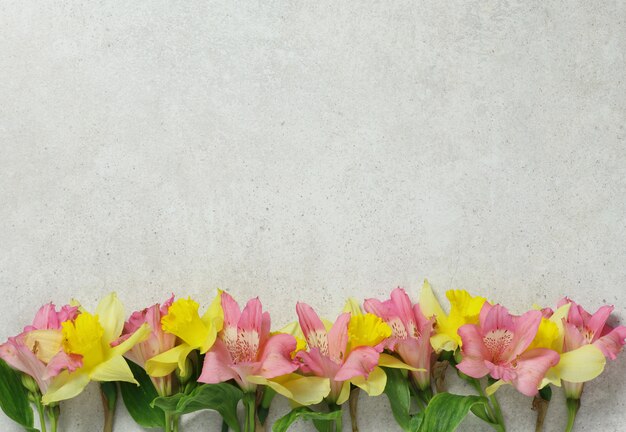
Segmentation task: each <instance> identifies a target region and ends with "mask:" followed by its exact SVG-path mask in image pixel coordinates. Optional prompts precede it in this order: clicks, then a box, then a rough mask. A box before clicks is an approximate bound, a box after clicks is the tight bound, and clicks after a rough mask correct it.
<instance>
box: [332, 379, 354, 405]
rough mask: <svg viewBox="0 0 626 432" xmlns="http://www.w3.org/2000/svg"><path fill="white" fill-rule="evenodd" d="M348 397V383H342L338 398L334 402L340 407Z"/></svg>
mask: <svg viewBox="0 0 626 432" xmlns="http://www.w3.org/2000/svg"><path fill="white" fill-rule="evenodd" d="M349 397H350V381H344V382H343V385H342V386H341V391H340V392H339V397H338V398H337V400H336V401H335V403H336V404H337V405H342V404H343V403H344V402H345V401H347V400H348V398H349Z"/></svg>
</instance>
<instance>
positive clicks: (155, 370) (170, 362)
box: [146, 343, 194, 377]
mask: <svg viewBox="0 0 626 432" xmlns="http://www.w3.org/2000/svg"><path fill="white" fill-rule="evenodd" d="M193 350H194V348H193V347H192V346H191V345H189V344H186V343H182V344H180V345H178V346H175V347H174V348H172V349H171V350H168V351H165V352H164V353H161V354H159V355H157V356H154V357H152V358H151V359H148V361H146V372H147V373H148V375H150V376H151V377H163V376H166V375H169V374H171V373H172V372H174V371H175V370H176V367H178V368H179V369H180V371H181V374H183V375H186V374H187V370H186V363H187V362H186V360H187V356H188V355H189V353H190V352H191V351H193Z"/></svg>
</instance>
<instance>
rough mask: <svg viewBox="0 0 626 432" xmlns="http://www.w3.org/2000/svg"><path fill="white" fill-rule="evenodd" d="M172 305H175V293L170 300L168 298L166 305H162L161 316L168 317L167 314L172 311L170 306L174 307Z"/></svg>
mask: <svg viewBox="0 0 626 432" xmlns="http://www.w3.org/2000/svg"><path fill="white" fill-rule="evenodd" d="M172 303H174V293H172V296H171V297H170V298H168V299H167V300H166V301H165V303H162V304H161V308H160V309H159V312H161V316H165V315H167V312H168V311H169V309H170V306H171V305H172Z"/></svg>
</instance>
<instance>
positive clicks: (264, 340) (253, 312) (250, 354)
mask: <svg viewBox="0 0 626 432" xmlns="http://www.w3.org/2000/svg"><path fill="white" fill-rule="evenodd" d="M221 303H222V309H223V311H224V327H223V329H222V331H221V332H220V333H219V336H218V339H217V340H216V341H215V344H213V346H212V347H211V349H210V350H209V351H208V352H207V353H206V355H205V357H204V365H203V367H202V373H201V374H200V377H199V378H198V381H199V382H204V383H210V384H216V383H220V382H224V381H228V380H230V379H234V380H235V381H236V382H237V384H239V386H240V387H241V388H242V389H243V390H244V391H247V392H249V391H253V390H254V389H256V383H258V382H263V380H267V379H270V378H276V377H278V376H282V375H286V374H289V373H291V372H293V371H295V370H296V369H297V368H298V366H297V365H296V364H294V362H293V361H292V359H291V352H292V351H294V350H295V349H296V339H295V338H294V337H293V336H291V335H288V334H282V333H281V334H274V335H270V325H271V322H270V315H269V313H267V312H263V310H262V306H261V302H260V301H259V299H258V298H253V299H251V300H250V301H248V303H247V304H246V306H245V307H244V308H243V311H241V310H240V309H239V305H238V304H237V302H236V301H235V300H234V299H233V298H232V297H231V296H230V295H229V294H228V293H226V292H223V293H222V298H221ZM258 377H261V379H258ZM255 378H257V379H255ZM252 380H254V382H252Z"/></svg>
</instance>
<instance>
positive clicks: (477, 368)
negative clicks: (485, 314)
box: [457, 303, 491, 378]
mask: <svg viewBox="0 0 626 432" xmlns="http://www.w3.org/2000/svg"><path fill="white" fill-rule="evenodd" d="M485 304H486V303H485ZM458 333H459V336H460V337H461V341H462V342H463V343H462V352H463V360H462V361H461V362H460V363H459V364H458V365H457V367H458V369H459V370H460V371H461V372H463V373H464V374H466V375H469V376H471V377H473V378H482V377H484V376H485V375H487V374H488V373H489V368H487V365H486V364H485V361H486V360H490V357H491V354H490V353H489V351H488V350H487V349H486V348H485V344H484V343H483V337H482V335H481V334H480V329H479V327H478V326H477V325H474V324H465V325H464V326H461V327H460V328H459V330H458Z"/></svg>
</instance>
